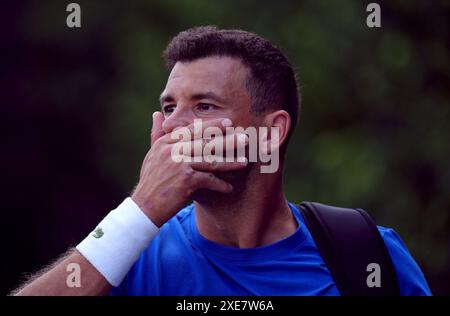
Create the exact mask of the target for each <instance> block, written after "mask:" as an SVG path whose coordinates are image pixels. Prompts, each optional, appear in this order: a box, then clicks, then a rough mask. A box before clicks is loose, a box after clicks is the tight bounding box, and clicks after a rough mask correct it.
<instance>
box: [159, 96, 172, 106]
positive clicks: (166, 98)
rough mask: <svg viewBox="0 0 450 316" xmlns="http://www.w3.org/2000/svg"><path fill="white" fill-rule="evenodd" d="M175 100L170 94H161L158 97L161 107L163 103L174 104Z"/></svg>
mask: <svg viewBox="0 0 450 316" xmlns="http://www.w3.org/2000/svg"><path fill="white" fill-rule="evenodd" d="M174 101H175V99H174V98H173V97H172V96H171V95H170V94H161V96H160V97H159V103H160V104H161V105H163V103H164V102H174Z"/></svg>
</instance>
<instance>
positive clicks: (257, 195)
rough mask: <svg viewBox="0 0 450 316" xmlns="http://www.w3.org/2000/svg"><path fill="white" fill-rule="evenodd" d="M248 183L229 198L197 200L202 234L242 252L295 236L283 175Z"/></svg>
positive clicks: (255, 178) (260, 176)
mask: <svg viewBox="0 0 450 316" xmlns="http://www.w3.org/2000/svg"><path fill="white" fill-rule="evenodd" d="M246 179H247V181H245V183H243V182H242V181H241V190H239V188H238V187H235V188H236V189H235V190H234V191H236V192H233V193H231V194H230V195H227V196H215V197H214V198H212V199H197V200H195V209H196V221H197V226H198V229H199V231H200V234H201V235H202V236H203V237H205V238H206V239H208V240H210V241H213V242H216V243H219V244H223V245H227V246H232V247H239V248H254V247H261V246H264V245H268V244H272V243H274V242H277V241H279V240H281V239H283V238H285V237H288V236H289V235H291V234H293V233H294V231H295V230H296V228H297V222H296V220H295V218H294V217H293V215H292V211H291V209H290V208H289V205H288V204H287V201H286V198H285V196H284V194H283V187H282V182H283V179H282V173H281V172H280V173H275V174H261V173H257V174H254V175H253V176H252V174H249V176H248V177H246ZM208 194H211V192H209V193H208Z"/></svg>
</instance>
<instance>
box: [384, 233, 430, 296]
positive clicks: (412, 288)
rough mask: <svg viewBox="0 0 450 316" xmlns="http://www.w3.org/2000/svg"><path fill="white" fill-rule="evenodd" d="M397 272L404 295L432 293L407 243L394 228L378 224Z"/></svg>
mask: <svg viewBox="0 0 450 316" xmlns="http://www.w3.org/2000/svg"><path fill="white" fill-rule="evenodd" d="M378 231H379V232H380V234H381V237H382V238H383V240H384V243H385V244H386V247H387V249H388V252H389V254H390V256H391V258H392V262H393V264H394V266H395V270H396V272H397V277H398V282H399V286H400V292H401V295H403V296H418V295H431V291H430V288H429V287H428V284H427V281H426V280H425V277H424V275H423V273H422V271H421V270H420V267H419V265H418V264H417V263H416V261H415V260H414V258H413V257H412V255H411V254H410V252H409V251H408V248H407V247H406V245H405V243H404V242H403V241H402V239H401V238H400V236H399V235H398V234H397V232H396V231H395V230H394V229H392V228H386V227H382V226H378Z"/></svg>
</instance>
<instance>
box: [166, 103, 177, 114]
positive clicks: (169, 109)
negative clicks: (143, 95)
mask: <svg viewBox="0 0 450 316" xmlns="http://www.w3.org/2000/svg"><path fill="white" fill-rule="evenodd" d="M174 110H175V104H169V105H165V106H164V107H163V112H164V114H166V115H169V114H171V113H172V112H173V111H174Z"/></svg>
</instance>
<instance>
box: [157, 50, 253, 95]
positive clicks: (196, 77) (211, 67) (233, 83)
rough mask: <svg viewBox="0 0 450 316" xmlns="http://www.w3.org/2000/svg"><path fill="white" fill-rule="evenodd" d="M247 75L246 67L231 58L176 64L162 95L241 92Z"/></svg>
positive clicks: (214, 58) (205, 59)
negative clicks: (193, 92)
mask: <svg viewBox="0 0 450 316" xmlns="http://www.w3.org/2000/svg"><path fill="white" fill-rule="evenodd" d="M247 74H248V69H247V67H246V66H244V65H243V64H242V62H241V61H240V60H239V59H237V58H232V57H206V58H201V59H198V60H194V61H191V62H177V63H176V64H175V66H174V67H173V69H172V71H171V73H170V75H169V78H168V80H167V85H166V88H165V90H164V92H163V93H176V92H177V91H178V92H179V91H181V90H187V91H191V90H196V91H197V90H208V91H213V92H215V93H218V94H229V93H236V92H238V91H241V92H242V91H243V90H245V80H246V78H247ZM173 90H177V91H173Z"/></svg>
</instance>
